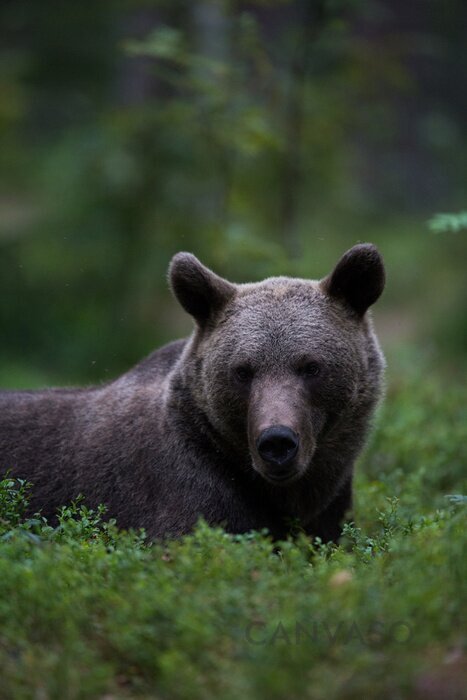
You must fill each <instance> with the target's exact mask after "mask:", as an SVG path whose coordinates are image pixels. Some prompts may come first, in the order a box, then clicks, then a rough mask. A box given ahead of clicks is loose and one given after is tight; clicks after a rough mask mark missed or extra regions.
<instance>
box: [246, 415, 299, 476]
mask: <svg viewBox="0 0 467 700" xmlns="http://www.w3.org/2000/svg"><path fill="white" fill-rule="evenodd" d="M298 443H299V439H298V435H297V434H296V433H294V431H293V430H291V429H290V428H287V427H286V426H285V425H273V426H272V427H271V428H266V430H263V432H262V433H261V435H260V436H259V438H258V440H257V441H256V449H257V450H258V454H259V455H260V457H261V458H262V459H264V461H265V462H268V464H272V465H274V466H280V467H286V466H287V465H288V464H290V462H291V461H292V460H293V459H294V457H295V455H296V454H297V451H298Z"/></svg>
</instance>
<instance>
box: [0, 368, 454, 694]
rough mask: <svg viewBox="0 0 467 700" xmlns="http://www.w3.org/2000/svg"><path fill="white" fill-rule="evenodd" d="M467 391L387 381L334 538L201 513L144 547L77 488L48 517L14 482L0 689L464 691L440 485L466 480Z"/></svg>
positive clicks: (0, 586)
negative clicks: (350, 506) (347, 513)
mask: <svg viewBox="0 0 467 700" xmlns="http://www.w3.org/2000/svg"><path fill="white" fill-rule="evenodd" d="M466 398H467V394H466V391H465V389H464V388H460V387H455V388H452V387H446V386H445V385H444V384H442V383H441V382H435V381H434V380H432V382H431V384H430V385H429V386H425V385H424V384H423V383H421V382H419V381H417V380H415V379H413V378H412V379H404V381H402V380H401V381H400V382H399V383H398V384H396V385H395V386H394V387H393V388H392V389H391V391H390V392H389V395H388V399H387V404H386V406H385V408H384V409H383V411H382V412H381V415H380V417H379V422H378V428H377V431H376V434H375V436H374V439H373V440H372V444H371V446H370V448H369V449H368V451H367V453H366V455H365V457H364V458H363V460H362V461H361V464H360V466H359V469H358V478H357V485H356V493H357V498H356V510H355V522H353V523H350V524H349V525H347V526H346V528H345V532H344V537H343V539H342V543H341V544H340V546H338V547H336V546H333V545H326V546H323V545H322V544H321V543H320V542H319V541H315V542H311V541H310V540H309V539H307V538H306V537H305V536H303V535H299V536H298V537H297V539H296V540H294V541H292V540H291V541H287V542H283V543H281V544H280V546H279V547H277V546H276V545H273V543H272V542H271V541H270V539H269V538H268V537H267V535H266V534H264V533H250V534H246V535H239V536H229V535H226V534H225V533H224V532H223V531H222V530H221V529H219V528H209V527H208V526H207V525H206V524H205V523H203V522H200V523H199V524H198V526H197V528H196V531H195V532H194V533H193V534H191V535H189V536H187V537H185V538H183V539H181V540H178V541H172V542H166V543H162V542H156V543H150V542H148V541H146V540H145V538H144V533H131V532H130V533H126V532H122V531H119V530H118V529H117V527H116V524H115V523H114V522H105V520H104V519H103V518H104V517H105V508H103V507H101V508H99V509H98V510H96V511H93V510H91V509H88V508H87V507H86V506H85V503H84V502H83V499H81V498H80V499H78V500H77V502H76V503H74V504H71V505H69V506H65V507H63V508H61V509H60V512H59V515H58V523H57V524H56V525H54V526H53V527H52V526H51V525H50V524H48V523H47V522H46V521H45V520H44V519H43V518H42V517H41V516H40V515H38V516H35V517H33V518H27V517H26V516H25V506H26V503H27V494H28V492H29V489H28V486H27V485H26V484H24V483H23V482H20V481H16V480H14V479H11V478H8V477H6V478H5V479H3V481H1V482H0V514H1V517H0V528H1V529H0V630H1V633H0V669H1V676H2V697H4V698H6V699H9V698H23V697H24V698H27V697H36V696H41V697H51V698H53V697H60V698H62V697H66V698H91V697H92V698H94V697H96V698H98V697H115V698H117V697H118V698H126V697H146V698H147V697H170V698H175V699H178V698H179V699H183V700H184V699H185V698H186V699H187V700H188V698H190V699H191V698H193V699H194V700H196V699H200V700H201V699H202V700H205V699H209V698H218V697H220V696H221V697H223V698H227V699H231V700H236V698H238V697H244V698H246V700H258V699H260V698H268V699H269V698H276V699H277V700H282V699H283V700H290V699H292V698H310V699H311V698H313V700H316V699H317V700H320V699H323V700H325V699H326V700H332V699H333V698H335V699H336V700H337V698H339V699H344V700H345V699H349V700H353V699H354V698H361V697H365V698H366V697H368V698H375V699H376V698H388V699H389V698H394V697H399V698H413V697H414V696H417V693H420V692H421V690H420V689H423V688H425V687H427V685H433V686H434V687H436V688H437V693H438V697H451V696H452V697H461V690H460V689H462V688H464V687H465V681H466V678H465V673H464V672H463V670H462V659H463V654H464V653H465V652H464V651H463V650H464V646H465V643H466V638H465V628H464V627H463V626H462V615H463V611H465V604H466V602H467V601H466V599H465V580H466V576H467V560H466V557H465V551H466V547H467V528H466V527H465V518H466V515H467V511H466V510H465V507H464V505H463V503H462V501H464V500H465V496H464V497H462V498H460V497H458V498H457V499H456V501H457V502H453V503H451V502H450V500H449V499H447V498H446V497H445V496H446V495H447V493H453V492H454V493H457V494H461V493H466V484H465V477H464V474H463V472H462V470H461V468H460V466H459V465H460V464H465V454H464V451H465V444H466V440H465V425H466V421H465V415H464V413H463V412H462V405H464V406H465V404H466ZM428 426H429V429H428ZM453 689H454V690H453ZM454 691H455V692H457V693H458V695H455V692H454ZM449 693H451V695H449Z"/></svg>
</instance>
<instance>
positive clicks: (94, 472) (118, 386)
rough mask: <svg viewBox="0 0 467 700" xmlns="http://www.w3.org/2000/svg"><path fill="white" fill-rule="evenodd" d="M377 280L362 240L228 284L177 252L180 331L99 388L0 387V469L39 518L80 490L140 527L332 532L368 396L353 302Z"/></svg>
mask: <svg viewBox="0 0 467 700" xmlns="http://www.w3.org/2000/svg"><path fill="white" fill-rule="evenodd" d="M384 278H385V274H384V266H383V262H382V259H381V256H380V254H379V253H378V251H377V249H376V248H375V247H374V246H373V245H371V244H360V245H356V246H354V247H353V248H351V249H350V250H349V251H348V252H347V253H345V255H344V256H343V257H342V258H341V260H340V261H339V262H338V264H337V266H336V267H335V269H334V270H333V272H332V273H331V274H330V275H328V276H327V277H325V278H324V279H322V280H321V281H310V280H305V279H294V278H288V277H273V278H270V279H266V280H264V281H263V282H258V283H253V284H232V283H230V282H228V281H226V280H224V279H222V278H221V277H218V276H217V275H216V274H214V273H213V272H211V271H210V270H209V269H208V268H206V267H204V266H203V265H202V264H201V263H200V262H199V261H198V260H197V259H196V258H195V257H194V256H193V255H191V254H189V253H178V254H177V255H175V257H174V258H173V260H172V262H171V264H170V269H169V280H170V285H171V287H172V290H173V292H174V294H175V296H176V298H177V299H178V301H179V302H180V304H181V305H182V306H183V308H184V309H185V310H186V311H187V312H188V313H189V314H191V315H192V317H193V319H194V321H195V328H194V331H193V333H192V335H191V336H190V337H189V338H187V339H184V340H178V341H175V342H172V343H170V344H168V345H166V346H165V347H163V348H161V349H159V350H156V351H155V352H154V353H152V355H150V356H149V357H148V358H146V359H145V360H143V361H142V362H141V363H140V364H138V365H136V367H134V368H133V369H132V370H130V371H129V372H127V373H126V374H124V375H123V376H121V377H119V378H118V379H116V380H115V381H112V382H110V383H108V384H105V385H102V386H98V387H91V388H85V389H50V390H44V391H18V392H15V391H12V392H10V391H6V392H1V393H0V460H1V468H2V470H3V471H6V470H8V469H9V470H10V472H11V474H12V475H14V476H17V477H21V478H23V479H27V480H28V481H30V482H32V484H33V492H32V493H33V495H32V500H31V503H30V511H31V512H36V511H38V510H40V511H41V512H42V514H43V515H45V516H46V517H50V518H53V517H54V514H55V513H56V510H57V508H58V507H59V506H61V505H63V504H65V503H67V502H69V501H70V500H71V499H74V498H75V497H76V496H78V494H80V493H82V494H84V495H85V497H86V502H87V504H88V505H90V506H93V507H95V506H97V505H98V504H99V503H104V504H105V505H106V506H107V508H108V517H115V518H116V519H117V522H118V524H119V525H120V526H121V527H124V528H130V527H131V528H140V527H143V528H145V529H146V531H147V534H148V536H149V537H151V538H158V537H173V536H180V535H183V534H184V533H187V532H189V531H190V530H191V529H192V528H193V526H194V525H195V523H196V521H197V520H198V519H199V518H200V517H203V518H204V519H205V520H206V521H207V522H208V523H209V524H213V525H222V526H223V527H224V528H225V529H226V531H227V532H230V533H244V532H247V531H250V530H258V529H263V528H267V529H268V531H269V532H270V533H271V535H272V537H273V538H275V539H281V538H284V537H286V536H287V535H288V533H289V532H290V531H291V528H292V527H294V528H295V527H296V526H297V525H298V526H299V527H300V528H301V529H302V530H303V531H305V532H306V533H308V534H310V535H313V536H319V537H321V539H322V540H323V541H324V542H328V541H337V539H338V538H339V535H340V533H341V523H342V519H343V517H344V515H345V512H346V511H347V510H348V508H349V507H350V505H351V492H352V472H353V464H354V461H355V458H356V457H357V455H358V453H359V451H360V449H361V447H362V445H363V442H364V439H365V436H366V434H367V430H368V426H369V421H370V418H371V415H372V412H373V409H374V407H375V404H376V403H377V400H378V397H379V395H380V391H381V383H382V373H383V368H384V359H383V355H382V353H381V350H380V348H379V345H378V342H377V339H376V337H375V334H374V332H373V329H372V324H371V320H370V318H369V316H368V314H367V313H366V311H367V309H368V307H369V306H370V305H371V304H373V303H374V302H375V301H376V300H377V299H378V297H379V296H380V294H381V292H382V290H383V287H384Z"/></svg>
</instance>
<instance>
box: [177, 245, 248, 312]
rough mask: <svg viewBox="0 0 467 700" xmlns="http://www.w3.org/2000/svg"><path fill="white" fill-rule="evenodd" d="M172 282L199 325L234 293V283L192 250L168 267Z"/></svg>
mask: <svg viewBox="0 0 467 700" xmlns="http://www.w3.org/2000/svg"><path fill="white" fill-rule="evenodd" d="M169 282H170V286H171V288H172V291H173V293H174V294H175V296H176V298H177V299H178V301H179V302H180V304H181V305H182V306H183V308H184V309H185V311H187V312H188V313H189V314H191V315H192V316H193V318H194V319H195V321H197V322H198V324H199V325H200V326H204V325H205V324H206V323H207V322H208V320H209V319H210V318H212V317H213V316H214V315H215V314H216V313H217V312H218V311H220V310H221V309H222V308H223V307H224V306H225V305H226V304H227V302H228V301H229V299H231V298H232V297H233V296H234V294H235V285H233V284H231V283H230V282H227V280H224V279H222V277H219V276H218V275H216V274H215V273H214V272H212V271H211V270H209V268H207V267H205V266H204V265H202V264H201V263H200V261H199V260H198V258H196V257H195V256H194V255H192V254H191V253H177V254H176V255H174V257H173V258H172V261H171V263H170V266H169Z"/></svg>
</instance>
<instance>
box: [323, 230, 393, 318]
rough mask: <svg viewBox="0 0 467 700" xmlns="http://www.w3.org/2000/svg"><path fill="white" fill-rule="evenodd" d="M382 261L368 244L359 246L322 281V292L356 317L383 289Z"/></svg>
mask: <svg viewBox="0 0 467 700" xmlns="http://www.w3.org/2000/svg"><path fill="white" fill-rule="evenodd" d="M384 282H385V272H384V264H383V258H382V257H381V255H380V253H379V251H378V249H377V248H376V246H374V245H373V244H371V243H360V244H359V245H355V246H354V247H353V248H351V249H350V250H348V251H347V252H346V253H344V255H343V256H342V258H341V259H340V260H339V262H338V263H337V265H336V267H335V268H334V270H333V271H332V272H331V274H330V275H328V276H327V277H325V278H324V279H323V280H321V283H320V284H321V289H322V290H323V291H324V292H325V293H326V294H329V295H330V296H332V297H335V298H336V299H341V300H342V301H344V302H346V303H347V304H348V305H349V306H350V307H351V308H352V309H353V310H354V311H356V312H357V314H358V315H359V316H363V314H364V313H365V311H366V310H367V309H368V307H369V306H371V305H372V304H374V303H375V301H376V300H377V299H378V298H379V296H380V295H381V292H382V291H383V289H384Z"/></svg>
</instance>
